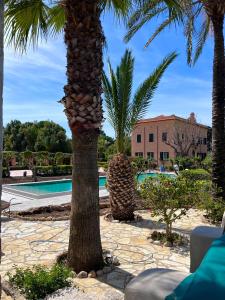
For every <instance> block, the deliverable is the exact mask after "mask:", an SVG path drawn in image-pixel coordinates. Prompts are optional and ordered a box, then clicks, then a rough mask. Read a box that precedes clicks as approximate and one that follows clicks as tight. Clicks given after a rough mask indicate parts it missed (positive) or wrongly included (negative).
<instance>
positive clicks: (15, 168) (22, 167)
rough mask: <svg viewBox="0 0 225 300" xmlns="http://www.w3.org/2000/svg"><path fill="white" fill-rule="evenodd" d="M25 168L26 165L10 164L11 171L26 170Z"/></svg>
mask: <svg viewBox="0 0 225 300" xmlns="http://www.w3.org/2000/svg"><path fill="white" fill-rule="evenodd" d="M27 168H28V167H27V166H10V170H12V171H18V170H26V169H27Z"/></svg>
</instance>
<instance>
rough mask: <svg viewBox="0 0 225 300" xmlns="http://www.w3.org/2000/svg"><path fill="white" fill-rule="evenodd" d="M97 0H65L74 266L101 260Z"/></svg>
mask: <svg viewBox="0 0 225 300" xmlns="http://www.w3.org/2000/svg"><path fill="white" fill-rule="evenodd" d="M98 3H99V1H97V0H85V1H84V0H83V1H77V0H66V1H65V2H64V5H65V13H66V24H65V43H66V45H67V77H68V82H67V85H66V86H65V87H64V91H65V97H64V98H63V99H62V101H61V102H62V103H63V104H64V106H65V113H66V115H67V118H68V122H69V126H70V128H71V131H72V143H73V176H72V180H73V190H72V205H71V221H70V238H69V249H68V262H69V265H70V267H72V268H73V269H74V270H75V271H76V272H79V271H81V270H84V271H90V270H96V269H98V268H100V267H101V266H102V264H103V257H102V246H101V239H100V225H99V195H98V193H99V187H98V168H97V139H98V135H99V128H100V126H101V122H102V100H101V92H102V88H101V80H102V69H103V62H102V60H103V59H102V47H103V42H104V35H103V32H102V27H101V22H100V8H99V7H98Z"/></svg>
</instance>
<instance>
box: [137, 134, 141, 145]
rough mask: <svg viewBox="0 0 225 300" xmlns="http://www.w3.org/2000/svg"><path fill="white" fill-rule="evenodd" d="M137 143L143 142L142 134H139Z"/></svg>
mask: <svg viewBox="0 0 225 300" xmlns="http://www.w3.org/2000/svg"><path fill="white" fill-rule="evenodd" d="M137 143H141V134H137Z"/></svg>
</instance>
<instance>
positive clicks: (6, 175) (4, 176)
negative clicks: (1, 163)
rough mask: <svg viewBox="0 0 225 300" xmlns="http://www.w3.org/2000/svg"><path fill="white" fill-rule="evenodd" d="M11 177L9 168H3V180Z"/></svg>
mask: <svg viewBox="0 0 225 300" xmlns="http://www.w3.org/2000/svg"><path fill="white" fill-rule="evenodd" d="M8 177H10V171H9V169H8V168H5V167H4V168H2V178H8Z"/></svg>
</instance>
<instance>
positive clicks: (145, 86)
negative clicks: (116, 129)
mask: <svg viewBox="0 0 225 300" xmlns="http://www.w3.org/2000/svg"><path fill="white" fill-rule="evenodd" d="M176 57H177V54H176V53H175V52H172V53H170V54H169V55H168V56H166V57H165V58H164V59H163V61H162V62H161V63H160V65H159V66H158V67H157V68H156V69H155V70H154V71H153V72H152V73H151V75H150V76H149V77H148V78H147V79H146V80H145V81H144V82H143V83H142V84H141V85H140V86H139V87H138V89H137V91H136V93H135V95H134V99H133V103H132V105H131V110H130V117H129V119H130V122H129V123H130V125H129V126H130V129H131V130H132V128H133V126H134V125H135V124H136V123H137V121H138V120H140V119H141V118H143V117H144V115H145V113H146V111H147V108H148V106H149V104H150V102H151V99H152V97H153V96H154V93H155V91H156V89H157V87H158V85H159V82H160V80H161V78H162V76H163V74H164V72H165V71H166V69H167V68H168V66H169V65H170V64H171V63H172V62H173V61H174V60H175V58H176Z"/></svg>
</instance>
